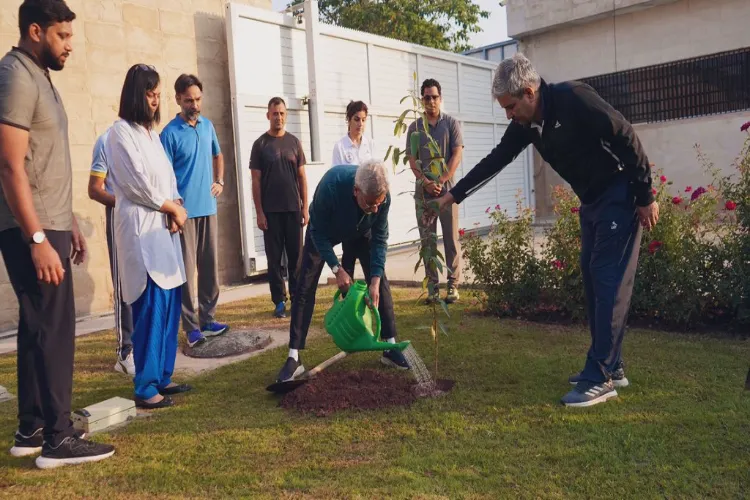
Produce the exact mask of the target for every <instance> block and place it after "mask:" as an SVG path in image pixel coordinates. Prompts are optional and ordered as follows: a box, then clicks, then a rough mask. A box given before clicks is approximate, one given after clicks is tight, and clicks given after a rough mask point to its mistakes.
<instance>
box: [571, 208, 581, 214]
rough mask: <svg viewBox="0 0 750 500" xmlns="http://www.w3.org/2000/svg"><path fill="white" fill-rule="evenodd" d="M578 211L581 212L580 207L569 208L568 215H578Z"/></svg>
mask: <svg viewBox="0 0 750 500" xmlns="http://www.w3.org/2000/svg"><path fill="white" fill-rule="evenodd" d="M580 211H581V208H580V207H571V208H570V213H571V214H577V213H578V212H580Z"/></svg>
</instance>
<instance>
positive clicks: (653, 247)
mask: <svg viewBox="0 0 750 500" xmlns="http://www.w3.org/2000/svg"><path fill="white" fill-rule="evenodd" d="M661 246H662V242H661V241H656V240H654V241H652V242H651V243H649V244H648V253H650V254H651V255H654V254H655V253H656V251H657V250H659V249H660V248H661Z"/></svg>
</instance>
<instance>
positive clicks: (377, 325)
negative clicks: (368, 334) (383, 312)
mask: <svg viewBox="0 0 750 500" xmlns="http://www.w3.org/2000/svg"><path fill="white" fill-rule="evenodd" d="M367 298H370V295H369V294H368V295H367ZM367 307H369V308H370V310H371V311H372V314H373V315H374V316H375V339H379V338H380V311H378V308H377V307H375V306H373V305H372V302H370V304H368V306H367Z"/></svg>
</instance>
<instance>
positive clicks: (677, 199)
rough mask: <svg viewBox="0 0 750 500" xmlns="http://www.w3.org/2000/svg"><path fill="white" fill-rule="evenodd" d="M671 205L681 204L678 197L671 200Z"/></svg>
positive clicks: (680, 199)
mask: <svg viewBox="0 0 750 500" xmlns="http://www.w3.org/2000/svg"><path fill="white" fill-rule="evenodd" d="M672 203H674V204H675V205H679V204H680V203H682V198H680V197H679V196H675V197H674V198H672Z"/></svg>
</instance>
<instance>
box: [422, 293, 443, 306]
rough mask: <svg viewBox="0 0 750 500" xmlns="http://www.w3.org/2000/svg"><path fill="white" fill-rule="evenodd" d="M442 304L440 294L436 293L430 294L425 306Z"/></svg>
mask: <svg viewBox="0 0 750 500" xmlns="http://www.w3.org/2000/svg"><path fill="white" fill-rule="evenodd" d="M438 302H440V292H438V291H436V292H435V293H432V294H428V295H427V298H425V299H424V305H426V306H431V305H432V304H437V303H438Z"/></svg>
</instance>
